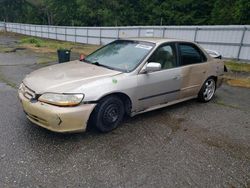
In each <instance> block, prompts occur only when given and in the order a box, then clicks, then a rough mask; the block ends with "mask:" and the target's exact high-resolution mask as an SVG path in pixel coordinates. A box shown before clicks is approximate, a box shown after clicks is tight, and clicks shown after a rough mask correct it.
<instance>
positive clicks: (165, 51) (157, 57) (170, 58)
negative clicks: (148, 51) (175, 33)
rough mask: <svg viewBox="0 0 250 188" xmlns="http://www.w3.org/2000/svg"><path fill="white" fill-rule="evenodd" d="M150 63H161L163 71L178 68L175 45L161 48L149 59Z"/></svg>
mask: <svg viewBox="0 0 250 188" xmlns="http://www.w3.org/2000/svg"><path fill="white" fill-rule="evenodd" d="M148 62H156V63H160V64H161V69H162V70H164V69H170V68H174V67H176V53H175V47H174V45H173V44H167V45H164V46H160V47H159V48H158V49H156V51H155V52H154V53H153V55H152V56H151V57H150V58H149V60H148Z"/></svg>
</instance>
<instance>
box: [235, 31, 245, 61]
mask: <svg viewBox="0 0 250 188" xmlns="http://www.w3.org/2000/svg"><path fill="white" fill-rule="evenodd" d="M246 30H247V28H246V27H244V28H243V32H242V35H241V40H240V45H239V50H238V54H237V60H240V53H241V49H242V46H243V40H244V37H245V33H246Z"/></svg>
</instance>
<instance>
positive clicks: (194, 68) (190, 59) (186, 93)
mask: <svg viewBox="0 0 250 188" xmlns="http://www.w3.org/2000/svg"><path fill="white" fill-rule="evenodd" d="M178 54H179V58H180V60H179V63H180V65H179V66H180V67H181V90H180V93H179V94H180V95H179V99H183V98H187V97H194V96H196V95H198V92H199V90H200V88H201V86H202V84H203V83H204V81H205V80H206V79H207V70H208V62H207V58H206V56H205V55H204V53H203V52H202V51H201V50H200V49H199V48H198V46H196V45H195V44H193V43H188V42H185V43H184V42H183V43H178Z"/></svg>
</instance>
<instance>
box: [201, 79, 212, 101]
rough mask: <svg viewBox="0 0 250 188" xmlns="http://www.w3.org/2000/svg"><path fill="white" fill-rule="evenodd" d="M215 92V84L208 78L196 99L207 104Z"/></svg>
mask: <svg viewBox="0 0 250 188" xmlns="http://www.w3.org/2000/svg"><path fill="white" fill-rule="evenodd" d="M215 90H216V82H215V79H214V78H208V79H207V80H206V81H205V83H204V84H203V86H202V88H201V90H200V92H199V94H198V99H199V101H201V102H209V101H210V100H211V99H212V98H213V96H214V93H215Z"/></svg>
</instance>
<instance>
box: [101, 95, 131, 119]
mask: <svg viewBox="0 0 250 188" xmlns="http://www.w3.org/2000/svg"><path fill="white" fill-rule="evenodd" d="M109 96H117V97H118V98H119V99H121V101H122V102H123V104H124V107H125V113H126V115H130V113H131V109H132V101H131V99H130V98H129V96H128V95H126V94H125V93H120V92H117V93H111V94H108V95H105V96H103V97H102V98H101V99H99V100H98V102H99V101H100V100H102V99H103V98H106V97H109Z"/></svg>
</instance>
